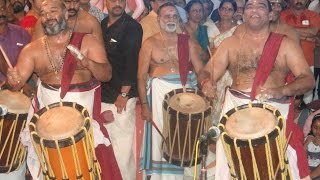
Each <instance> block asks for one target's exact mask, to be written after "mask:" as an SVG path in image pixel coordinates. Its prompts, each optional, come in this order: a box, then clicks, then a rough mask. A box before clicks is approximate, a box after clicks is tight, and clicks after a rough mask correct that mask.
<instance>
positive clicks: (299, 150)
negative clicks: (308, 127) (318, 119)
mask: <svg viewBox="0 0 320 180" xmlns="http://www.w3.org/2000/svg"><path fill="white" fill-rule="evenodd" d="M292 81H294V76H293V74H292V73H291V72H290V73H289V74H288V76H287V83H291V82H292ZM286 128H287V129H286V135H287V137H288V136H289V134H290V132H292V137H291V139H290V142H289V144H290V145H291V147H292V148H293V149H294V150H296V154H297V162H298V169H299V175H300V178H301V179H302V178H305V177H307V176H308V175H310V169H309V166H308V157H307V153H306V151H305V149H304V146H303V143H304V135H303V132H302V129H301V128H300V127H299V126H298V124H296V123H295V122H294V97H291V98H290V106H289V113H288V117H287V121H286Z"/></svg>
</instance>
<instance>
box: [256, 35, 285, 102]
mask: <svg viewBox="0 0 320 180" xmlns="http://www.w3.org/2000/svg"><path fill="white" fill-rule="evenodd" d="M283 37H284V36H283V35H281V34H277V33H270V35H269V37H268V39H267V42H266V43H265V45H264V47H263V51H262V54H261V57H260V61H259V65H258V68H257V70H256V76H255V78H254V81H253V84H252V88H251V95H250V98H251V100H254V99H255V97H256V95H257V89H258V88H259V87H261V86H263V85H264V83H265V82H266V80H267V79H268V76H269V74H270V72H271V70H272V67H273V64H274V62H275V61H276V58H277V55H278V52H279V48H280V45H281V42H282V39H283Z"/></svg>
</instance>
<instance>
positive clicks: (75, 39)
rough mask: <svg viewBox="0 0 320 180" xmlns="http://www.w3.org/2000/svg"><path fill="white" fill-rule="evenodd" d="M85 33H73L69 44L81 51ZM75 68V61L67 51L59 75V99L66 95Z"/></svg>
mask: <svg viewBox="0 0 320 180" xmlns="http://www.w3.org/2000/svg"><path fill="white" fill-rule="evenodd" d="M84 35H85V33H79V32H73V34H72V37H71V40H70V44H72V45H74V46H75V47H77V48H78V49H81V42H82V39H83V36H84ZM76 67H77V60H76V59H75V57H74V56H73V55H72V54H71V52H70V50H69V49H67V53H66V57H65V60H64V64H63V70H62V75H61V92H60V98H61V99H63V98H64V96H65V95H66V94H67V92H68V90H69V87H70V84H71V80H72V77H73V75H74V71H75V70H76Z"/></svg>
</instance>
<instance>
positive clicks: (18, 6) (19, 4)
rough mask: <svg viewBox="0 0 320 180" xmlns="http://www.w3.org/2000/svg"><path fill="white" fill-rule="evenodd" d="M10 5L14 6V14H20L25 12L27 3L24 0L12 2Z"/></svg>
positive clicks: (11, 0) (12, 0)
mask: <svg viewBox="0 0 320 180" xmlns="http://www.w3.org/2000/svg"><path fill="white" fill-rule="evenodd" d="M10 5H11V6H12V9H13V13H19V12H23V11H24V6H25V5H26V3H25V1H24V0H10Z"/></svg>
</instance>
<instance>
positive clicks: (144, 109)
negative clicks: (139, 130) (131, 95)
mask: <svg viewBox="0 0 320 180" xmlns="http://www.w3.org/2000/svg"><path fill="white" fill-rule="evenodd" d="M141 116H142V119H143V120H146V121H151V120H152V112H151V110H150V108H149V105H148V104H145V103H144V104H141Z"/></svg>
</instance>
